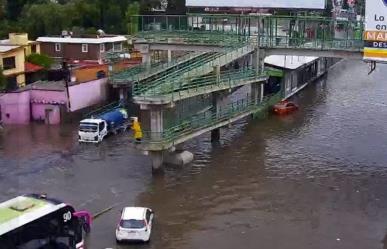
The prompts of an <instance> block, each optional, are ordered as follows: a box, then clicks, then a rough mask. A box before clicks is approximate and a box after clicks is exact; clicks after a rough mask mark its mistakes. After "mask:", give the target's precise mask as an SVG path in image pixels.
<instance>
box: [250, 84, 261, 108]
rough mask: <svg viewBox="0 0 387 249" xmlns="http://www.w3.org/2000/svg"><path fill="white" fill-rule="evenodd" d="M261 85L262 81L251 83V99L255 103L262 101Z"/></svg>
mask: <svg viewBox="0 0 387 249" xmlns="http://www.w3.org/2000/svg"><path fill="white" fill-rule="evenodd" d="M260 85H261V83H260V82H256V83H253V84H251V99H252V101H253V102H254V104H255V105H257V104H258V103H259V102H260V96H259V94H260V91H261V88H260Z"/></svg>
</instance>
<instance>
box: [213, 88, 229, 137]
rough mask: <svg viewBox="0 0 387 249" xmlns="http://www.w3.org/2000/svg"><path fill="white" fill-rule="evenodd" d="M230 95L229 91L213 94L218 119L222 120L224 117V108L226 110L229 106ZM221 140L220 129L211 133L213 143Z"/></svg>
mask: <svg viewBox="0 0 387 249" xmlns="http://www.w3.org/2000/svg"><path fill="white" fill-rule="evenodd" d="M228 95H229V91H228V90H224V91H220V92H214V93H212V106H213V107H214V109H215V112H216V117H217V118H221V116H222V115H223V114H222V112H223V110H222V109H223V108H225V107H226V106H227V104H228V101H229V100H228V98H227V97H228ZM219 139H220V128H217V129H214V130H212V131H211V142H216V141H219Z"/></svg>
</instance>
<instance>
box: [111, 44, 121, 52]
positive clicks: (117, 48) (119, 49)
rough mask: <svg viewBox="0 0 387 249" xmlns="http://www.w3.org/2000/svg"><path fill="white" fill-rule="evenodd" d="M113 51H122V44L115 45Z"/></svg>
mask: <svg viewBox="0 0 387 249" xmlns="http://www.w3.org/2000/svg"><path fill="white" fill-rule="evenodd" d="M113 51H118V52H120V51H122V43H113Z"/></svg>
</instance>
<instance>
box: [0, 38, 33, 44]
mask: <svg viewBox="0 0 387 249" xmlns="http://www.w3.org/2000/svg"><path fill="white" fill-rule="evenodd" d="M37 43H38V42H37V41H27V44H25V45H24V46H26V45H30V44H37ZM0 45H15V46H17V45H16V44H13V43H11V41H10V40H9V39H5V40H0Z"/></svg>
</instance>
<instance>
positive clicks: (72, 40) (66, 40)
mask: <svg viewBox="0 0 387 249" xmlns="http://www.w3.org/2000/svg"><path fill="white" fill-rule="evenodd" d="M36 41H38V42H50V43H51V42H53V43H78V44H102V43H113V42H123V41H127V39H126V38H125V37H124V36H113V37H102V38H73V37H39V38H38V39H37V40H36Z"/></svg>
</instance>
